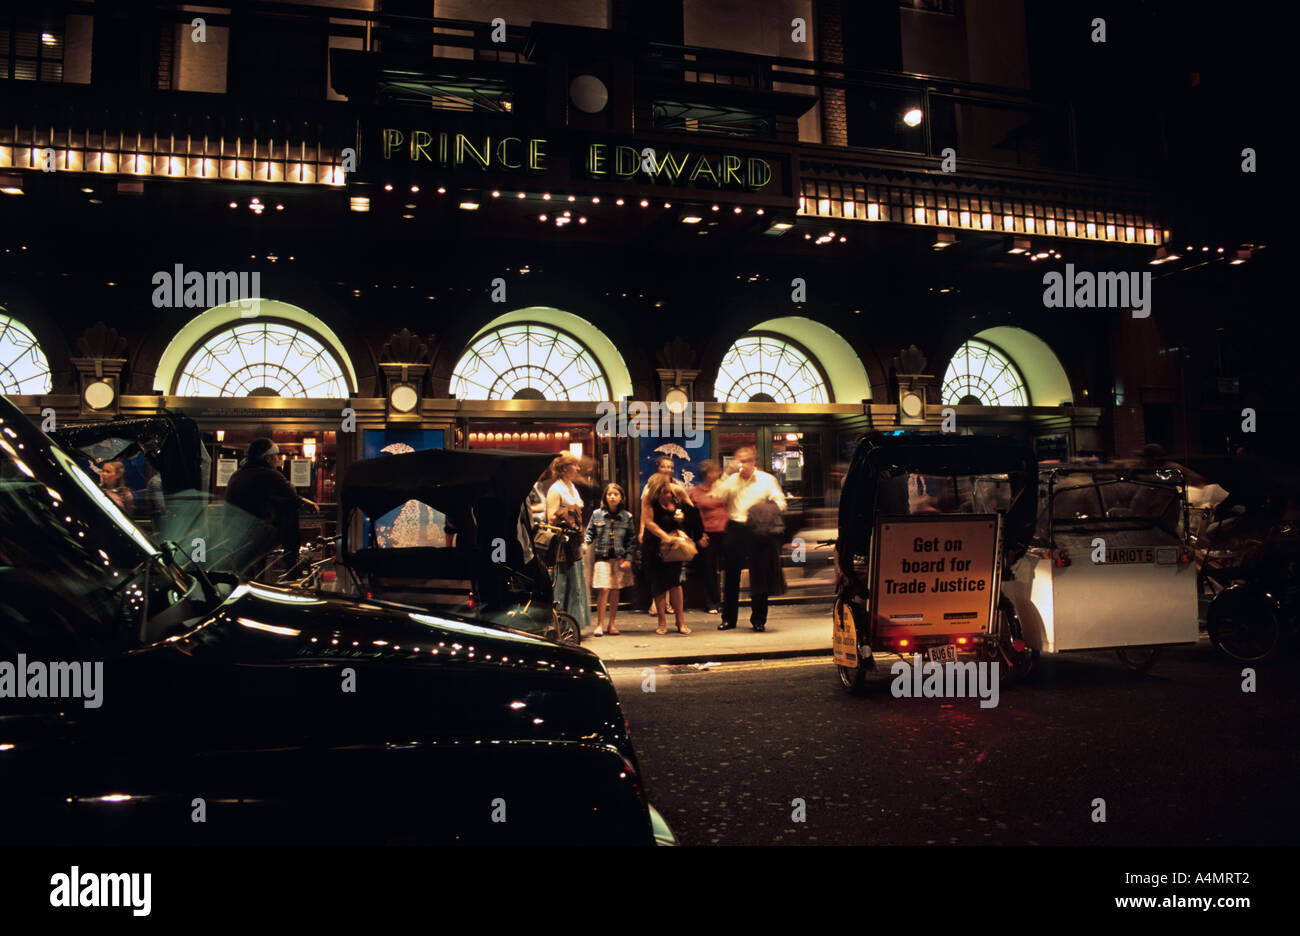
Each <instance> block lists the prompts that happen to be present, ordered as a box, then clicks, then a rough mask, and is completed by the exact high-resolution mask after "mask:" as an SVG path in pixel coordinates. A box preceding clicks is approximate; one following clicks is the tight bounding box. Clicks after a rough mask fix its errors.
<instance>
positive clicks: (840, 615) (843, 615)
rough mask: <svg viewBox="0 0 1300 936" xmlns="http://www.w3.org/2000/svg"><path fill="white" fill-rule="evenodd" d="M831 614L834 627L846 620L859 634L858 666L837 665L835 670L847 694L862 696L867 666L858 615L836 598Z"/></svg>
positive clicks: (849, 605) (847, 603) (851, 607)
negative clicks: (863, 656)
mask: <svg viewBox="0 0 1300 936" xmlns="http://www.w3.org/2000/svg"><path fill="white" fill-rule="evenodd" d="M831 614H832V618H833V622H834V623H833V624H832V626H836V627H838V626H839V625H840V621H841V620H846V621H849V622H851V623H853V625H854V631H855V632H856V633H857V634H858V638H857V639H858V653H859V657H858V665H857V666H841V665H840V664H838V663H836V664H835V670H836V672H837V673H838V674H839V677H840V685H841V686H843V687H844V691H845V692H848V693H850V694H852V695H861V694H862V692H863V691H864V688H865V686H866V680H867V664H866V661H865V660H863V659H862V657H861V653H862V650H863V649H864V648H863V646H862V635H861V633H860V632H859V631H858V625H857V620H856V615H854V613H853V605H852V604H851V603H850V602H848V601H845V600H844V599H843V598H836V599H835V608H834V610H833V611H832V612H831Z"/></svg>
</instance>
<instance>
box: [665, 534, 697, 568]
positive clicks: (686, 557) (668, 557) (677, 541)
mask: <svg viewBox="0 0 1300 936" xmlns="http://www.w3.org/2000/svg"><path fill="white" fill-rule="evenodd" d="M698 552H699V550H698V549H696V548H695V543H694V542H693V541H692V540H691V538H690V537H689V536H687V535H686V534H685V533H683V532H681V531H680V530H678V531H677V532H676V533H674V534H673V536H672V539H670V540H668V541H667V542H664V541H662V540H661V541H660V543H659V558H660V559H662V560H663V561H664V562H690V561H691V560H692V559H694V558H695V554H696V553H698Z"/></svg>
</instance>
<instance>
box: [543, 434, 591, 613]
mask: <svg viewBox="0 0 1300 936" xmlns="http://www.w3.org/2000/svg"><path fill="white" fill-rule="evenodd" d="M578 468H579V461H578V457H577V456H576V455H572V454H570V453H568V452H566V453H564V454H563V455H558V456H556V458H555V461H553V462H551V477H552V478H554V479H555V480H554V481H553V482H552V484H551V486H550V488H549V489H548V490H547V492H546V522H547V523H550V524H552V525H554V526H562V527H565V528H566V532H565V535H564V543H563V545H561V547H560V555H559V558H558V559H557V561H556V563H555V601H556V603H557V604H558V605H559V606H560V610H561V611H565V612H567V613H568V614H571V615H573V619H574V620H575V621H577V622H578V628H579V629H580V630H586V629H587V628H588V627H589V626H590V624H591V605H590V604H589V603H588V602H587V575H586V570H585V569H583V566H582V495H581V494H579V493H578V488H577V486H576V485H575V484H574V481H575V480H576V479H577V477H578Z"/></svg>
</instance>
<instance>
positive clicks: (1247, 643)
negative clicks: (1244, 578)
mask: <svg viewBox="0 0 1300 936" xmlns="http://www.w3.org/2000/svg"><path fill="white" fill-rule="evenodd" d="M1280 617H1281V616H1280V615H1279V614H1278V609H1277V605H1276V603H1275V602H1274V601H1273V600H1272V598H1270V597H1269V596H1268V595H1267V594H1266V593H1264V592H1262V591H1260V590H1259V589H1255V588H1251V587H1249V586H1246V585H1232V586H1230V587H1229V588H1226V589H1224V590H1223V591H1221V592H1219V594H1218V595H1216V596H1215V597H1214V600H1213V601H1211V602H1210V607H1209V609H1208V610H1207V611H1206V614H1205V629H1206V630H1207V631H1209V634H1210V643H1212V644H1213V645H1214V646H1215V648H1217V649H1218V650H1219V652H1220V653H1224V654H1226V655H1228V656H1230V657H1232V659H1234V660H1237V661H1238V662H1241V663H1259V662H1261V661H1263V660H1265V659H1267V658H1268V657H1270V656H1271V655H1272V654H1273V651H1274V650H1276V649H1277V646H1278V644H1279V643H1280V642H1281V637H1282V622H1281V620H1280Z"/></svg>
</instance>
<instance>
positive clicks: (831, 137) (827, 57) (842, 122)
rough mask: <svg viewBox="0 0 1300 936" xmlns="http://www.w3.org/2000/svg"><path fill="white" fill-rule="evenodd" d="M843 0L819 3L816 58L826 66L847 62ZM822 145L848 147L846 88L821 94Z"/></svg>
mask: <svg viewBox="0 0 1300 936" xmlns="http://www.w3.org/2000/svg"><path fill="white" fill-rule="evenodd" d="M840 4H841V0H817V57H818V58H819V59H821V60H822V61H823V62H841V63H842V62H843V61H844V29H843V20H842V19H841V15H840ZM821 103H822V106H821V112H822V141H823V142H824V143H830V144H832V145H834V146H847V145H848V143H849V130H848V121H847V118H846V116H845V108H844V89H843V88H824V89H823V90H822V102H821Z"/></svg>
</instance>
